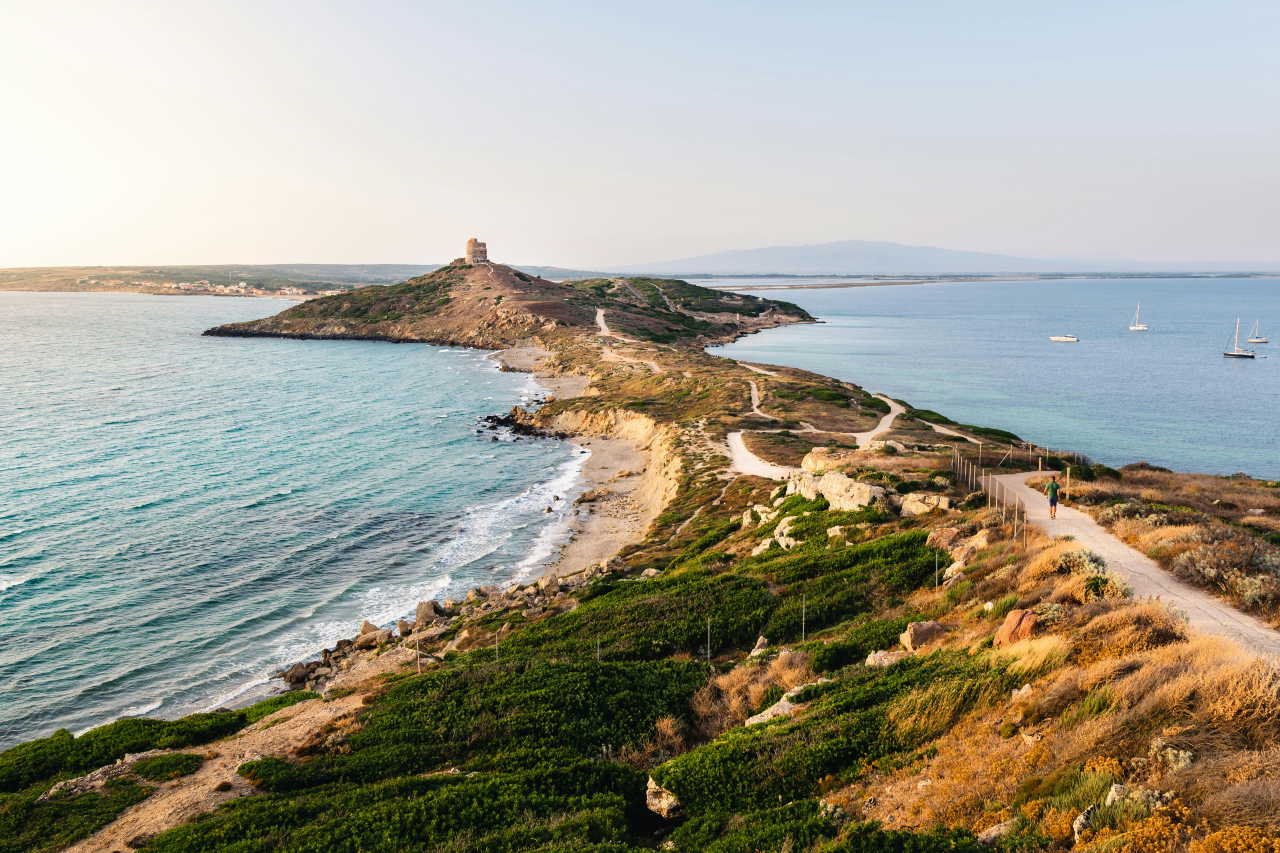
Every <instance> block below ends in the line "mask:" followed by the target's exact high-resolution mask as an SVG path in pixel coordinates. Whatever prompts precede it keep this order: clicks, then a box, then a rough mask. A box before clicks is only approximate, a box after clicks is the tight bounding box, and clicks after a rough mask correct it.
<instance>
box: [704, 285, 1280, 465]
mask: <svg viewBox="0 0 1280 853" xmlns="http://www.w3.org/2000/svg"><path fill="white" fill-rule="evenodd" d="M694 281H697V283H700V284H704V285H708V286H715V287H719V288H726V289H730V290H735V289H739V288H742V287H748V286H749V287H752V288H753V289H751V290H750V291H744V292H750V293H752V294H753V295H756V296H765V297H769V298H773V299H782V300H786V301H789V302H793V303H795V304H797V305H799V306H801V307H802V308H804V309H805V310H807V311H808V312H809V313H810V314H812V315H814V316H815V317H818V318H820V319H821V322H820V323H818V324H814V325H798V326H787V327H783V328H777V329H769V330H766V331H763V332H760V333H757V334H753V335H749V336H747V337H744V338H740V339H739V340H737V341H735V342H734V343H732V344H729V345H727V346H721V347H714V348H712V349H711V350H710V352H712V353H715V354H718V355H723V356H727V357H730V358H735V359H741V360H744V361H751V362H762V363H765V364H778V365H784V366H788V367H798V368H803V369H806V370H812V371H815V372H817V373H821V374H824V375H828V376H835V377H838V378H840V379H843V380H845V381H848V382H854V383H857V384H858V385H861V386H862V387H864V388H866V389H867V390H869V391H873V392H876V393H882V394H885V395H887V396H889V397H892V398H895V399H900V400H905V401H906V402H908V403H910V404H911V405H913V406H915V407H916V408H920V409H932V410H934V411H937V412H940V413H942V414H943V415H946V416H947V417H949V418H952V419H953V420H956V421H959V422H961V423H967V424H977V425H980V426H990V427H998V428H1000V429H1005V430H1009V431H1012V432H1014V433H1016V434H1017V435H1019V436H1021V437H1022V438H1024V439H1026V440H1029V441H1034V442H1037V443H1038V444H1041V445H1044V446H1048V447H1055V448H1061V449H1064V450H1074V451H1081V452H1084V453H1087V454H1089V455H1090V456H1091V457H1092V458H1093V459H1094V460H1095V461H1100V462H1103V463H1105V464H1108V465H1112V466H1120V465H1124V464H1128V463H1130V462H1138V461H1145V462H1149V463H1151V464H1154V465H1162V466H1165V467H1168V468H1172V469H1174V470H1178V471H1196V472H1204V473H1211V474H1222V475H1230V474H1233V473H1236V472H1244V473H1247V474H1250V475H1252V476H1255V477H1263V478H1268V479H1272V480H1274V479H1280V279H1275V278H1212V279H1210V278H1195V279H1191V278H1168V279H1162V278H1122V279H1084V280H1081V279H1068V280H1059V281H1055V280H1035V281H1025V280H1023V281H981V282H975V281H950V282H932V283H924V284H904V285H885V286H871V287H847V288H831V289H816V288H811V289H792V288H790V287H776V288H773V289H767V290H756V289H754V288H755V287H758V286H759V285H760V284H761V279H741V280H733V279H710V280H705V281H701V280H696V279H694ZM767 281H768V283H770V284H780V285H802V284H810V285H811V284H814V283H818V282H817V281H815V280H812V279H809V280H801V279H797V280H791V281H787V280H774V279H769V280H767ZM1139 303H1141V306H1142V310H1141V320H1142V322H1143V323H1145V324H1146V325H1147V326H1149V327H1150V331H1146V332H1132V331H1130V330H1129V325H1130V323H1131V321H1132V319H1133V316H1134V313H1135V312H1136V311H1137V309H1138V305H1139ZM1237 319H1239V321H1240V345H1241V347H1244V348H1249V349H1253V350H1254V351H1256V353H1257V358H1254V359H1236V358H1224V357H1223V351H1224V348H1225V349H1231V348H1232V346H1233V344H1234V337H1235V330H1236V321H1237ZM1255 321H1260V322H1261V332H1262V334H1263V335H1265V336H1267V337H1269V338H1270V339H1271V343H1269V344H1256V345H1254V344H1247V343H1246V338H1247V337H1248V333H1249V331H1250V330H1252V329H1253V326H1254V323H1255ZM1268 333H1269V334H1268ZM1067 334H1072V335H1075V336H1076V337H1078V338H1079V339H1080V340H1079V342H1078V343H1054V342H1052V341H1050V340H1049V338H1050V336H1060V335H1067Z"/></svg>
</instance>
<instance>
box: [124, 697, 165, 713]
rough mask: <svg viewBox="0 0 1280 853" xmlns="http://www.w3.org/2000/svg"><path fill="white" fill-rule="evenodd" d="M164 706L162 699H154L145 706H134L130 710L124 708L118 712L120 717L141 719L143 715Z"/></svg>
mask: <svg viewBox="0 0 1280 853" xmlns="http://www.w3.org/2000/svg"><path fill="white" fill-rule="evenodd" d="M163 704H164V700H163V699H155V700H153V701H151V702H148V703H147V704H145V705H134V706H133V707H132V708H125V709H124V710H123V711H121V712H120V716H122V717H141V716H142V715H143V714H150V713H151V712H152V711H154V710H156V709H157V708H159V707H160V706H161V705H163Z"/></svg>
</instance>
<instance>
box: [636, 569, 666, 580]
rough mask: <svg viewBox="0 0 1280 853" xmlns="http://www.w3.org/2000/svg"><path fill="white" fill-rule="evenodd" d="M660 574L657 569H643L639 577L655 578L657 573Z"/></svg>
mask: <svg viewBox="0 0 1280 853" xmlns="http://www.w3.org/2000/svg"><path fill="white" fill-rule="evenodd" d="M660 574H662V573H661V572H660V571H658V570H657V569H645V570H644V571H643V572H641V573H640V577H642V578H656V577H657V576H658V575H660Z"/></svg>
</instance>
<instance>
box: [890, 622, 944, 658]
mask: <svg viewBox="0 0 1280 853" xmlns="http://www.w3.org/2000/svg"><path fill="white" fill-rule="evenodd" d="M945 632H946V629H945V628H943V627H942V626H941V625H939V624H938V623H937V622H932V621H930V622H912V623H910V624H909V625H907V630H905V631H903V632H902V634H901V635H900V636H899V637H898V642H900V643H902V647H903V648H905V649H906V650H907V651H909V652H913V653H914V652H915V651H916V650H917V649H919V648H920V647H921V646H923V645H924V644H926V643H928V642H929V641H930V640H932V639H933V638H934V637H937V636H939V635H941V634H943V633H945Z"/></svg>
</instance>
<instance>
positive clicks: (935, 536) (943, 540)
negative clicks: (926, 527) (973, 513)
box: [924, 527, 960, 551]
mask: <svg viewBox="0 0 1280 853" xmlns="http://www.w3.org/2000/svg"><path fill="white" fill-rule="evenodd" d="M959 538H960V531H959V530H958V529H956V528H954V527H939V528H938V529H937V530H935V531H933V532H932V533H930V534H929V538H928V539H926V540H925V543H924V544H925V545H926V546H927V547H930V548H941V549H942V550H944V551H949V550H950V549H951V546H952V545H954V544H955V543H956V540H957V539H959Z"/></svg>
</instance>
